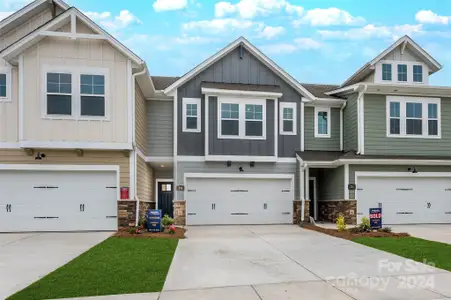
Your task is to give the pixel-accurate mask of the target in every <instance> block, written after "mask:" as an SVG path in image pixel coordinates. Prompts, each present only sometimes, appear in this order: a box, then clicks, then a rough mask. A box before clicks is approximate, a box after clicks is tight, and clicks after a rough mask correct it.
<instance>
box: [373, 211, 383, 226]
mask: <svg viewBox="0 0 451 300" xmlns="http://www.w3.org/2000/svg"><path fill="white" fill-rule="evenodd" d="M370 226H371V228H372V229H380V228H382V208H370Z"/></svg>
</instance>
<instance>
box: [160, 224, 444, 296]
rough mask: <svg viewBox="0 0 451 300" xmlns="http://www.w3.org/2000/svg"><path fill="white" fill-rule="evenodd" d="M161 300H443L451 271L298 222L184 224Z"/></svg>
mask: <svg viewBox="0 0 451 300" xmlns="http://www.w3.org/2000/svg"><path fill="white" fill-rule="evenodd" d="M187 237H188V238H187V239H185V240H181V241H180V243H179V246H178V248H177V250H176V253H175V256H174V260H173V262H172V265H171V268H170V270H169V274H168V276H167V279H166V283H165V285H164V289H163V292H162V293H161V295H160V297H159V299H160V300H172V299H186V300H189V299H218V300H220V299H243V300H245V299H247V300H258V299H263V300H266V299H278V300H284V299H300V298H302V299H304V298H305V299H444V298H446V297H449V298H451V285H449V282H451V273H449V272H446V271H444V270H440V269H434V268H430V267H428V266H426V265H423V264H418V263H413V262H409V261H406V260H405V259H404V258H401V257H399V256H395V255H392V254H389V253H386V252H382V251H378V250H375V249H372V248H369V247H366V246H362V245H359V244H356V243H353V242H350V241H346V240H343V239H338V238H334V237H330V236H327V235H323V234H320V233H317V232H313V231H308V230H304V229H301V228H299V227H297V226H278V225H275V226H222V227H221V226H218V227H189V228H188V232H187Z"/></svg>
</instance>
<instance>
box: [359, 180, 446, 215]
mask: <svg viewBox="0 0 451 300" xmlns="http://www.w3.org/2000/svg"><path fill="white" fill-rule="evenodd" d="M357 193H358V194H357V209H358V216H359V219H360V217H362V216H368V212H369V208H373V207H379V206H380V205H381V206H382V222H383V223H384V224H419V223H451V178H443V177H440V178H431V177H416V178H406V177H390V178H387V177H359V178H358V183H357Z"/></svg>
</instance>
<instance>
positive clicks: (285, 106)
mask: <svg viewBox="0 0 451 300" xmlns="http://www.w3.org/2000/svg"><path fill="white" fill-rule="evenodd" d="M296 121H297V116H296V103H295V102H280V114H279V133H280V134H281V135H296V133H297V130H296V128H297V127H296V126H297V124H296V123H297V122H296Z"/></svg>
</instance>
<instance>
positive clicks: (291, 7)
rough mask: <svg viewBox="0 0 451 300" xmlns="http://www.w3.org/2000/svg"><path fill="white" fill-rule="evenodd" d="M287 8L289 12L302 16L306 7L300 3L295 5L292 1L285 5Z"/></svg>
mask: <svg viewBox="0 0 451 300" xmlns="http://www.w3.org/2000/svg"><path fill="white" fill-rule="evenodd" d="M285 10H286V11H287V13H289V14H296V15H298V16H301V15H302V13H303V12H304V8H303V7H302V6H299V5H293V4H290V3H287V4H286V6H285Z"/></svg>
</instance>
